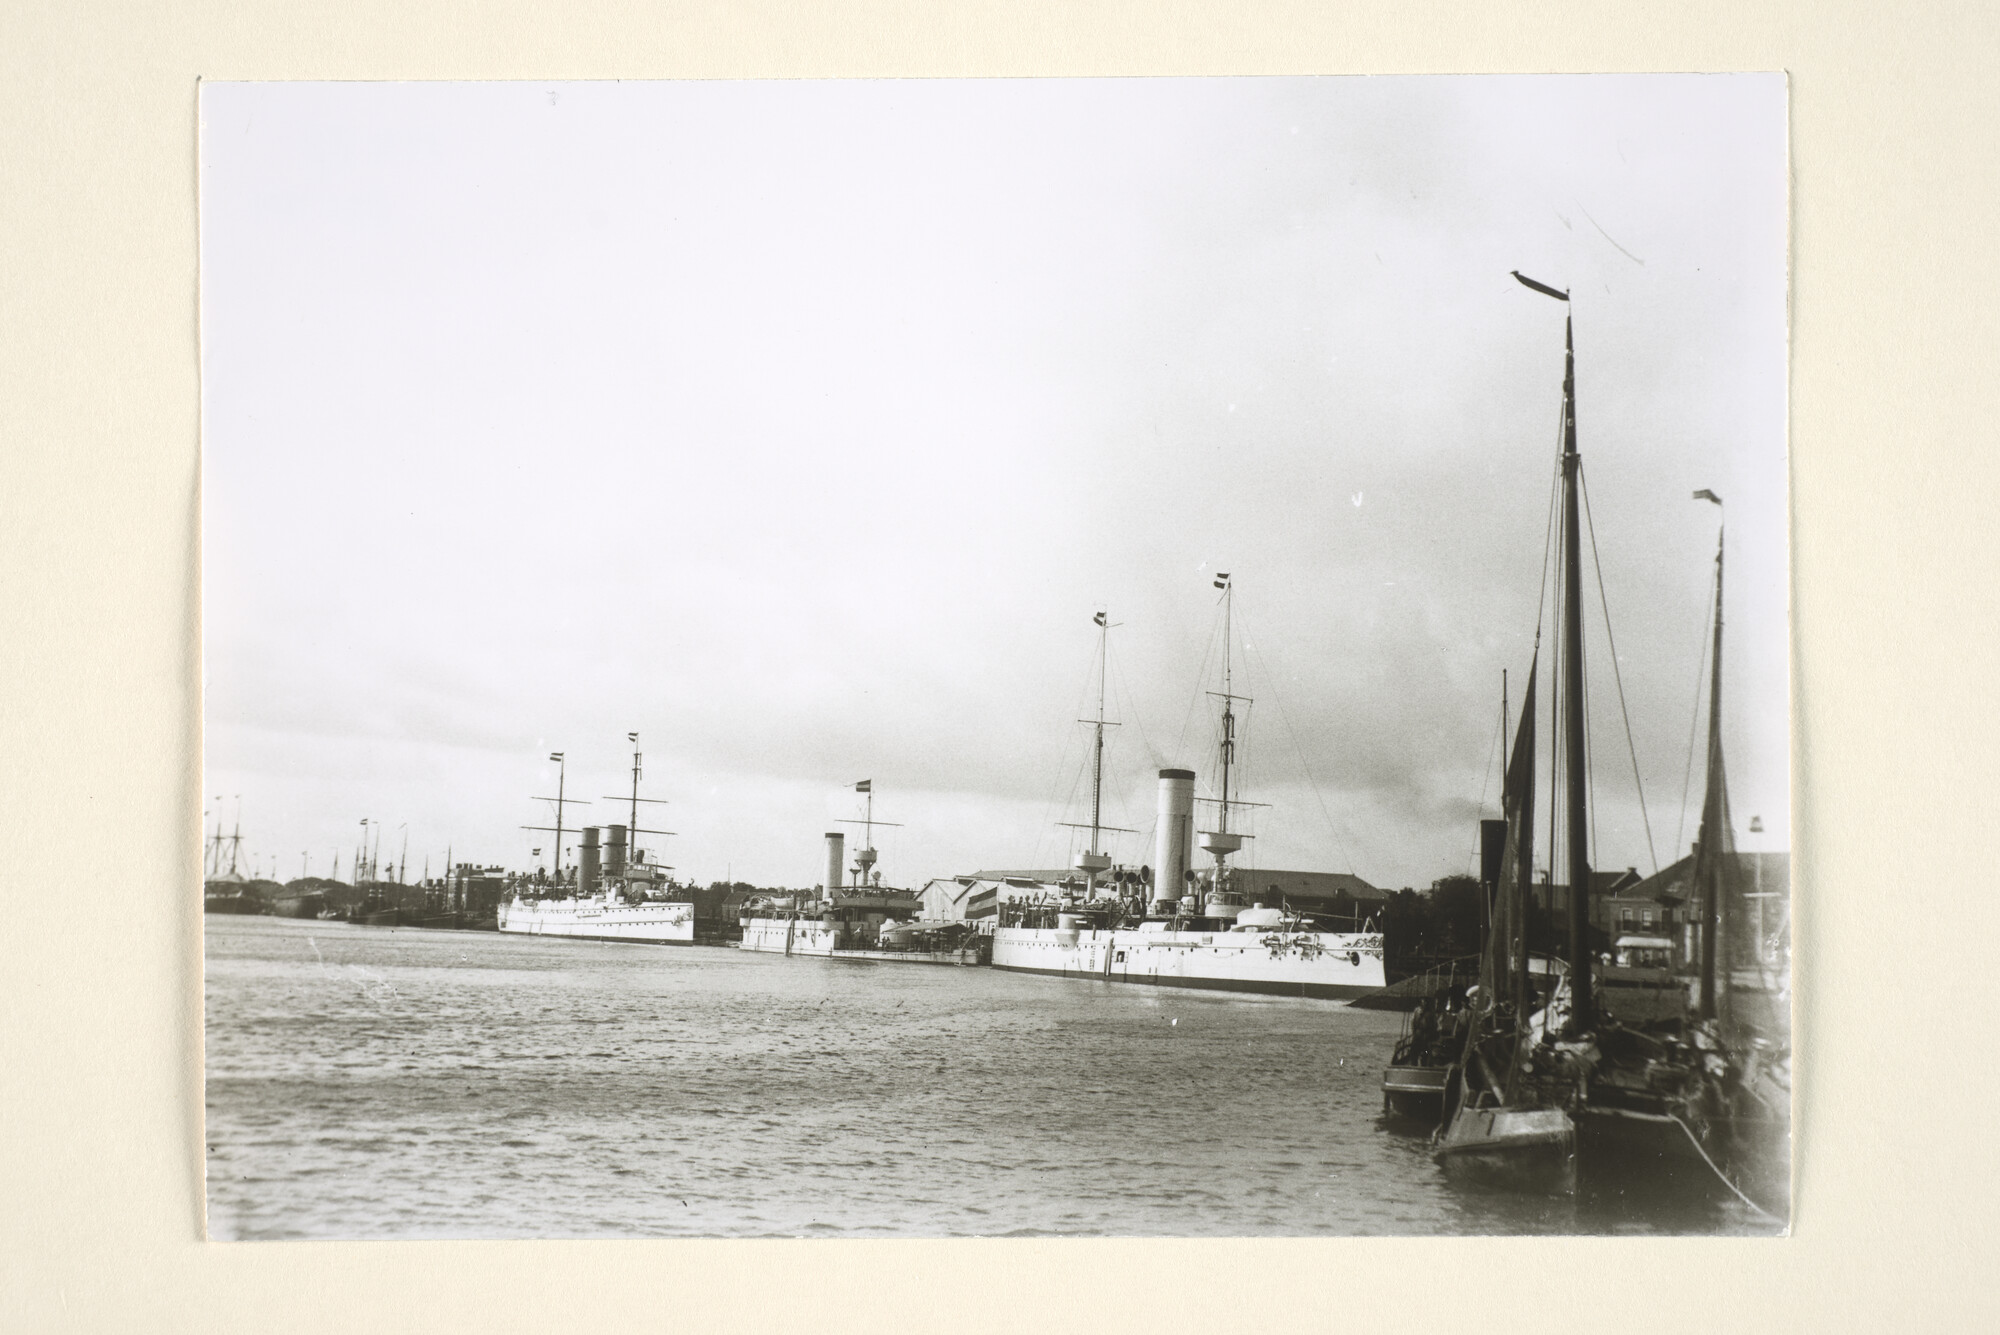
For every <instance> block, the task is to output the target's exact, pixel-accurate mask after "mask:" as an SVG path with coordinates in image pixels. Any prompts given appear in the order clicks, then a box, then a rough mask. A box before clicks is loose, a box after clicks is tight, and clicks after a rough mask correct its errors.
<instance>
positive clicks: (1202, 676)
mask: <svg viewBox="0 0 2000 1335" xmlns="http://www.w3.org/2000/svg"><path fill="white" fill-rule="evenodd" d="M1221 636H1222V617H1221V615H1220V614H1219V613H1218V614H1217V616H1216V618H1215V621H1214V623H1213V624H1212V625H1210V626H1209V629H1208V645H1207V647H1206V648H1204V649H1203V650H1202V654H1201V669H1200V670H1199V671H1198V672H1196V673H1195V677H1194V690H1193V691H1192V692H1191V693H1190V694H1189V695H1188V707H1187V713H1186V714H1184V715H1182V716H1181V735H1180V737H1179V739H1178V740H1177V741H1175V743H1174V754H1175V755H1176V756H1184V755H1186V754H1187V733H1188V725H1189V724H1191V723H1193V722H1194V710H1195V706H1196V705H1198V704H1200V703H1201V696H1202V683H1203V682H1205V681H1207V680H1208V664H1209V660H1210V659H1212V658H1214V657H1215V642H1216V641H1217V640H1218V639H1220V638H1221Z"/></svg>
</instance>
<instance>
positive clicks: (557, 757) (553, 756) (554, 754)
mask: <svg viewBox="0 0 2000 1335" xmlns="http://www.w3.org/2000/svg"><path fill="white" fill-rule="evenodd" d="M562 757H563V753H562V752H560V751H551V752H549V759H550V760H553V761H555V762H556V763H557V764H561V763H562Z"/></svg>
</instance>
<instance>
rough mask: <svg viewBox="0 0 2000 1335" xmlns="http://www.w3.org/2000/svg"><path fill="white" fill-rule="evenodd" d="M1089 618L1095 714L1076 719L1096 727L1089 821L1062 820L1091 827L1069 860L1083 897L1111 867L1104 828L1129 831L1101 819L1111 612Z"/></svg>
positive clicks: (1090, 896) (1088, 896) (1091, 895)
mask: <svg viewBox="0 0 2000 1335" xmlns="http://www.w3.org/2000/svg"><path fill="white" fill-rule="evenodd" d="M1091 621H1092V623H1093V624H1095V625H1096V627H1097V717H1096V718H1086V719H1078V720H1077V722H1079V723H1088V724H1090V725H1092V727H1093V728H1095V730H1096V731H1095V734H1094V750H1093V751H1092V756H1091V765H1090V824H1088V825H1084V824H1082V823H1081V822H1078V821H1064V822H1062V823H1063V824H1064V825H1065V826H1067V827H1069V828H1070V829H1074V830H1089V831H1090V849H1089V851H1088V852H1084V853H1079V854H1077V855H1076V858H1075V859H1074V862H1073V864H1072V865H1074V866H1075V868H1076V869H1077V870H1078V871H1080V872H1082V873H1083V882H1084V897H1085V898H1086V899H1095V898H1097V878H1098V876H1099V875H1100V874H1102V873H1103V872H1105V871H1108V870H1110V867H1111V859H1110V857H1109V856H1108V855H1106V854H1105V852H1104V851H1103V849H1102V848H1100V847H1099V842H1100V839H1101V837H1102V835H1103V833H1104V831H1106V830H1115V831H1116V832H1118V833H1120V834H1129V833H1131V831H1129V830H1126V829H1124V828H1122V827H1120V826H1111V825H1106V824H1105V823H1104V730H1105V729H1106V728H1115V727H1117V726H1118V725H1117V724H1116V723H1112V722H1110V721H1109V720H1107V719H1106V718H1105V717H1104V678H1105V670H1106V665H1107V663H1108V661H1109V652H1110V648H1111V641H1110V634H1111V620H1110V613H1109V612H1103V611H1100V612H1098V613H1097V614H1096V615H1094V616H1093V617H1092V618H1091Z"/></svg>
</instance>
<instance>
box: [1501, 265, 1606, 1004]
mask: <svg viewBox="0 0 2000 1335" xmlns="http://www.w3.org/2000/svg"><path fill="white" fill-rule="evenodd" d="M1514 277H1515V278H1516V279H1517V280H1518V281H1519V282H1520V284H1521V285H1522V286H1523V287H1526V288H1531V289H1533V290H1534V291H1536V292H1539V293H1541V294H1542V295H1543V296H1545V297H1554V298H1555V299H1556V300H1557V301H1560V302H1562V303H1563V307H1564V310H1563V397H1562V505H1563V509H1562V515H1563V518H1562V539H1563V564H1562V580H1563V598H1562V633H1563V636H1562V655H1561V671H1560V673H1559V676H1560V679H1561V682H1562V722H1561V727H1562V732H1561V734H1560V736H1561V737H1562V739H1563V755H1562V757H1561V759H1562V762H1563V768H1564V770H1565V771H1566V773H1565V776H1564V777H1565V778H1566V780H1567V789H1568V794H1567V795H1568V802H1567V804H1566V805H1567V813H1566V814H1567V817H1568V831H1567V833H1568V837H1569V868H1568V870H1569V954H1570V961H1569V979H1570V1003H1569V1029H1570V1032H1572V1033H1577V1032H1581V1031H1582V1030H1584V1029H1587V1028H1589V1027H1590V1025H1591V1024H1592V1023H1593V1022H1594V1021H1595V1019H1596V1002H1595V998H1594V996H1593V995H1592V987H1591V981H1590V787H1589V783H1590V776H1589V772H1588V770H1587V769H1586V765H1587V763H1588V762H1587V759H1586V756H1585V746H1584V741H1585V738H1584V723H1585V720H1584V712H1583V709H1584V706H1583V550H1582V533H1581V531H1580V529H1581V525H1580V523H1579V516H1578V514H1577V491H1578V476H1579V473H1580V471H1581V469H1582V467H1583V460H1582V456H1580V455H1579V454H1578V453H1577V450H1576V338H1575V321H1574V318H1573V317H1572V316H1571V314H1570V312H1569V293H1567V292H1563V291H1560V290H1558V289H1556V288H1553V287H1550V286H1548V285H1547V284H1545V283H1538V282H1536V281H1535V280H1534V279H1532V278H1529V277H1528V276H1526V275H1525V274H1523V273H1522V272H1521V271H1520V270H1519V269H1516V270H1514ZM1551 856H1552V857H1553V853H1551Z"/></svg>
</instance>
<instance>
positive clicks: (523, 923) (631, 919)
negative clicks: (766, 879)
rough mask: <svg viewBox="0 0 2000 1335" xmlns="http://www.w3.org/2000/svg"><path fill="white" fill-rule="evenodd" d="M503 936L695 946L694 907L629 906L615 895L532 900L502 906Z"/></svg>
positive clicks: (650, 903)
mask: <svg viewBox="0 0 2000 1335" xmlns="http://www.w3.org/2000/svg"><path fill="white" fill-rule="evenodd" d="M499 922H500V930H501V931H503V932H526V933H528V934H529V935H531V936H575V937H583V938H585V939H587V940H592V941H643V942H647V943H649V944H652V945H666V946H686V945H692V944H694V905H693V904H688V903H683V902H680V901H675V900H642V901H641V902H639V903H637V904H628V903H625V902H623V901H622V900H621V899H619V898H617V897H616V896H615V895H598V896H595V897H593V898H590V899H528V898H525V897H523V896H520V895H516V896H515V897H514V898H513V899H512V900H509V901H507V902H506V903H503V904H501V905H500V909H499Z"/></svg>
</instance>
